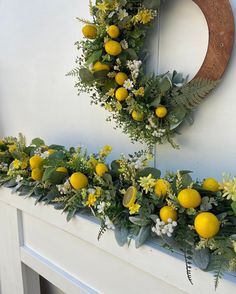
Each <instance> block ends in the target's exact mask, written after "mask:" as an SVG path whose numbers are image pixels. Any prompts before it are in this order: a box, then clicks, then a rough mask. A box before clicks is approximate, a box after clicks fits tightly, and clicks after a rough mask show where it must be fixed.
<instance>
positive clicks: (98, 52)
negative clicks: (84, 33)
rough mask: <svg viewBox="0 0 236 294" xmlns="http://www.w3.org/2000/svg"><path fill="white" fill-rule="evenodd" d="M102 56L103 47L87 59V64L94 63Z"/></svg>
mask: <svg viewBox="0 0 236 294" xmlns="http://www.w3.org/2000/svg"><path fill="white" fill-rule="evenodd" d="M101 56H102V49H101V50H97V51H94V52H93V53H92V54H91V55H90V56H89V57H88V59H87V60H86V64H87V65H90V64H92V63H94V62H95V61H97V60H99V58H100V57H101Z"/></svg>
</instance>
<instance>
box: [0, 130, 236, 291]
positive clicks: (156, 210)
mask: <svg viewBox="0 0 236 294" xmlns="http://www.w3.org/2000/svg"><path fill="white" fill-rule="evenodd" d="M110 152H111V147H110V146H105V147H104V148H103V149H102V150H100V151H99V152H98V153H97V154H87V152H86V150H83V149H82V148H81V147H77V148H73V147H72V148H69V149H66V148H65V147H63V146H60V145H51V146H47V145H45V143H44V141H43V140H41V139H39V138H36V139H34V140H33V141H32V142H31V144H30V145H26V140H25V138H24V137H23V136H22V135H20V136H19V139H16V138H13V137H6V138H4V139H2V140H1V141H0V185H3V186H5V187H9V188H12V189H13V191H15V192H18V195H19V196H29V197H33V198H35V200H36V203H37V202H40V201H43V202H46V204H51V205H53V206H54V207H55V209H62V210H63V211H64V212H65V213H67V220H68V221H69V220H70V219H71V218H72V217H73V216H74V215H75V214H76V213H77V212H81V211H85V212H87V213H90V214H92V215H94V216H95V217H97V218H98V219H99V220H100V221H101V228H100V231H99V234H98V239H99V238H100V237H101V236H102V234H103V233H104V232H105V231H106V230H107V229H113V230H114V233H115V237H116V240H117V242H118V244H119V245H120V246H123V245H125V244H126V243H129V242H130V240H131V239H135V244H136V247H137V248H138V247H140V246H141V245H142V244H143V243H145V242H146V241H147V239H149V238H154V239H155V240H157V242H159V243H161V244H162V245H163V246H165V247H167V248H169V249H171V250H172V249H175V250H179V251H181V252H182V253H183V254H184V256H185V261H186V271H187V276H188V279H189V281H190V282H191V283H192V278H191V264H192V262H194V263H195V264H196V265H197V266H198V267H200V268H201V269H202V270H211V271H213V272H214V277H215V287H217V285H218V282H219V279H220V278H221V277H222V276H223V273H224V271H228V270H234V269H236V226H235V224H236V178H231V177H230V176H229V175H224V176H223V181H222V183H218V182H217V181H216V180H215V179H213V178H208V179H205V180H204V181H198V180H197V181H195V180H193V179H192V178H191V176H190V173H191V172H190V171H178V172H177V173H166V175H165V176H163V177H161V172H160V171H159V170H158V169H155V168H152V167H148V166H147V165H148V161H149V160H150V159H151V156H150V154H148V153H146V152H143V151H142V152H138V153H135V154H134V155H131V156H129V157H128V158H125V157H121V158H120V159H119V160H115V161H113V162H112V163H111V164H110V165H108V164H107V163H106V158H107V156H108V155H109V153H110Z"/></svg>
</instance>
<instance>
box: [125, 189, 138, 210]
mask: <svg viewBox="0 0 236 294" xmlns="http://www.w3.org/2000/svg"><path fill="white" fill-rule="evenodd" d="M136 199H137V189H136V188H135V187H134V186H130V187H129V188H128V189H127V191H126V193H125V195H124V197H123V205H124V207H126V208H129V207H131V206H132V205H134V202H135V201H136Z"/></svg>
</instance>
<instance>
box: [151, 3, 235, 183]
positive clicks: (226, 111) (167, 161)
mask: <svg viewBox="0 0 236 294" xmlns="http://www.w3.org/2000/svg"><path fill="white" fill-rule="evenodd" d="M168 2H172V3H171V4H172V5H171V10H170V9H168V11H164V15H163V17H162V27H161V38H160V40H161V42H160V71H165V70H168V69H171V68H172V69H176V70H178V71H182V72H184V73H186V74H187V73H190V74H191V76H194V74H195V73H196V72H197V71H198V68H199V67H200V65H201V63H202V61H203V58H204V51H205V50H206V45H207V34H208V30H207V24H206V22H205V20H204V17H203V15H202V13H201V11H200V9H199V8H198V7H197V6H196V5H195V4H194V3H193V2H192V1H189V0H176V1H171V0H169V1H168ZM230 2H231V5H232V7H233V10H234V14H235V15H236V1H235V0H231V1H230ZM235 75H236V51H235V49H234V50H233V55H232V58H231V61H230V64H229V66H228V68H227V71H226V73H225V75H224V77H223V80H222V82H221V84H220V85H219V86H218V88H217V89H216V90H215V91H214V92H213V93H212V94H211V95H210V96H208V97H207V98H206V100H205V102H204V103H203V104H201V105H200V106H199V108H198V110H197V111H196V113H195V123H194V125H193V126H191V127H189V126H187V127H185V128H183V130H182V135H181V136H177V137H176V141H177V142H178V143H179V144H180V146H181V149H180V150H176V151H173V149H172V148H171V147H169V146H167V145H164V146H160V147H158V148H157V154H158V160H157V164H158V165H159V167H160V168H161V169H163V170H166V169H167V170H176V169H190V170H193V171H194V172H195V173H194V174H195V176H197V177H207V176H215V177H216V178H220V177H221V173H222V172H223V171H227V172H231V173H232V174H236V152H235V150H236V136H235V128H236V115H235V112H236V100H235V97H236V95H235V93H236V83H235Z"/></svg>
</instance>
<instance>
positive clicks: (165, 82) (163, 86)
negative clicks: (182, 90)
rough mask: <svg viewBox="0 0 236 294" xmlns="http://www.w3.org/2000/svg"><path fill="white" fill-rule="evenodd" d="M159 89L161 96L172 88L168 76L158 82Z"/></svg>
mask: <svg viewBox="0 0 236 294" xmlns="http://www.w3.org/2000/svg"><path fill="white" fill-rule="evenodd" d="M159 87H160V90H161V93H162V94H165V93H166V92H167V91H169V90H170V89H171V88H172V83H171V80H170V79H169V77H168V76H165V77H164V78H163V79H162V80H161V81H160V82H159Z"/></svg>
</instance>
